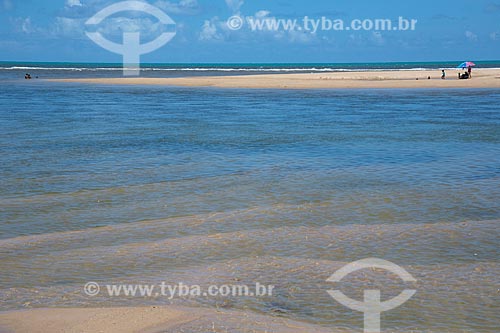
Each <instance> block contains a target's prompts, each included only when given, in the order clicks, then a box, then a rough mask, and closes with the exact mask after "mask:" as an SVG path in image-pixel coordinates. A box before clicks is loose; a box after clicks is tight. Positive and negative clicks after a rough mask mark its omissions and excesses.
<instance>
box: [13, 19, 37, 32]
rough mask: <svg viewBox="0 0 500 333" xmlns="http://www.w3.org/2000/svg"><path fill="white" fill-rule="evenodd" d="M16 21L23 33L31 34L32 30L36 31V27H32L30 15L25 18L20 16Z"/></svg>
mask: <svg viewBox="0 0 500 333" xmlns="http://www.w3.org/2000/svg"><path fill="white" fill-rule="evenodd" d="M17 23H18V28H19V29H20V30H21V31H22V32H24V33H25V34H31V33H33V32H36V29H35V28H34V27H33V24H32V23H31V17H27V18H24V19H23V18H20V19H18V20H17Z"/></svg>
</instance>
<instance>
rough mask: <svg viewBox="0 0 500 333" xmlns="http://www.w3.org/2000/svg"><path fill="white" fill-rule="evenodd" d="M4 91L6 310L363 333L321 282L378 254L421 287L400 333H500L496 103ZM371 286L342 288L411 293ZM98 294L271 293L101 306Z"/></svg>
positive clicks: (0, 129) (390, 327)
mask: <svg viewBox="0 0 500 333" xmlns="http://www.w3.org/2000/svg"><path fill="white" fill-rule="evenodd" d="M0 89H1V92H2V93H1V95H0V148H1V150H0V151H1V155H0V162H1V163H0V173H1V179H2V182H1V184H2V185H1V186H0V221H1V223H0V272H1V273H0V288H1V289H0V295H1V298H2V303H1V309H2V310H9V309H18V308H24V307H28V308H29V307H48V306H50V307H52V306H63V307H73V306H85V307H93V306H110V305H113V306H115V305H118V306H119V305H148V304H169V303H174V304H182V305H192V306H209V307H224V308H231V309H238V310H244V311H252V312H257V313H266V314H271V315H274V316H284V317H289V318H292V319H297V320H303V321H307V322H310V323H314V324H320V325H324V326H326V327H331V328H348V329H356V330H360V329H361V327H362V319H363V318H362V315H361V314H360V313H357V312H354V311H352V310H349V309H346V308H344V307H342V306H341V305H339V304H338V303H336V302H335V301H334V300H333V299H332V298H330V296H329V295H328V294H327V293H326V290H329V289H331V288H332V287H333V286H332V285H331V284H330V283H327V282H325V280H326V279H327V278H328V277H329V276H330V275H331V274H333V272H335V270H336V269H338V268H340V267H341V266H342V265H344V264H346V263H348V262H351V261H355V260H358V259H363V258H366V257H379V258H382V259H386V260H390V261H393V262H394V263H397V264H399V265H401V266H403V267H405V268H406V269H407V270H408V271H409V272H410V273H411V274H412V275H413V276H414V277H415V278H416V279H417V283H415V284H414V285H413V286H412V287H414V288H415V289H417V291H418V292H417V294H416V295H415V296H414V298H412V300H410V301H409V302H408V303H406V304H405V305H403V306H401V307H400V308H398V309H395V310H393V311H390V312H387V313H386V314H384V315H383V327H384V329H386V330H387V331H412V330H413V331H422V332H423V331H439V332H462V331H463V332H496V331H498V330H499V329H500V328H499V327H498V312H499V310H500V307H499V301H498V300H499V295H500V294H499V291H498V285H499V282H500V279H499V274H500V265H499V263H498V257H499V252H500V251H499V246H498V238H499V231H498V225H499V219H500V205H499V204H498V202H500V200H499V199H500V186H499V185H500V113H499V109H498V105H499V104H500V93H499V92H498V90H467V91H465V90H439V91H437V90H412V91H409V90H338V91H265V90H254V91H245V90H231V89H229V90H219V89H190V88H172V87H139V86H137V87H134V86H132V87H112V86H91V85H78V84H65V85H61V84H53V83H46V82H42V81H32V82H20V81H13V82H9V83H8V84H2V83H0ZM367 274H368V275H367V276H365V275H363V274H360V273H359V274H354V275H353V276H352V277H350V278H349V279H347V281H346V282H345V283H343V284H342V286H340V287H341V288H343V290H345V292H346V294H349V295H351V296H352V297H357V299H362V290H364V289H366V286H367V284H368V285H375V286H378V287H380V288H381V289H382V290H383V295H384V298H385V297H387V298H389V297H392V296H394V295H396V294H398V293H399V292H400V291H401V290H402V289H404V286H405V285H404V283H401V282H400V281H399V280H397V279H396V278H395V277H394V276H387V275H384V274H381V275H380V274H375V275H377V277H376V276H372V275H374V274H371V273H369V272H367ZM87 281H96V282H99V283H131V284H139V283H141V284H142V283H148V284H149V283H152V284H153V283H160V282H162V281H168V282H170V283H173V284H174V283H177V282H183V283H187V284H199V285H203V286H208V285H211V284H218V285H221V284H226V283H231V282H232V281H233V283H234V281H239V282H242V283H248V284H252V283H254V282H260V283H266V284H273V285H276V292H275V295H274V296H272V297H266V298H262V299H256V298H228V299H221V298H190V299H174V300H172V301H170V300H167V299H165V298H161V297H153V298H142V297H136V298H132V297H114V298H110V297H104V296H102V295H100V296H98V297H95V298H91V297H88V296H85V295H84V294H83V292H82V287H83V285H84V284H85V283H86V282H87Z"/></svg>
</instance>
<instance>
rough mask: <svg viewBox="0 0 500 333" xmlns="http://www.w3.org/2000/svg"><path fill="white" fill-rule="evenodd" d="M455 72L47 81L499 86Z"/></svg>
mask: <svg viewBox="0 0 500 333" xmlns="http://www.w3.org/2000/svg"><path fill="white" fill-rule="evenodd" d="M459 72H460V71H459V70H448V71H447V75H448V78H447V79H446V80H441V78H440V76H441V72H440V71H439V70H433V71H384V72H348V73H346V72H342V73H315V74H271V75H243V76H204V77H184V78H124V77H122V78H93V79H56V80H49V81H52V82H75V83H90V84H106V85H157V86H163V85H165V86H183V87H217V88H255V89H259V88H260V89H367V88H368V89H372V88H384V89H388V88H391V89H394V88H500V69H479V70H474V71H473V78H472V79H470V80H459V79H458V73H459ZM429 76H430V77H431V79H430V80H429V79H428V77H429ZM417 79H418V80H417Z"/></svg>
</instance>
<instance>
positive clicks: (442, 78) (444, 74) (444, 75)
mask: <svg viewBox="0 0 500 333" xmlns="http://www.w3.org/2000/svg"><path fill="white" fill-rule="evenodd" d="M441 80H446V72H445V71H444V69H443V70H442V71H441Z"/></svg>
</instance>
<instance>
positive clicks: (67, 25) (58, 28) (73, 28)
mask: <svg viewBox="0 0 500 333" xmlns="http://www.w3.org/2000/svg"><path fill="white" fill-rule="evenodd" d="M83 31H84V20H83V19H72V18H68V17H56V21H55V23H54V26H53V28H52V34H53V35H57V36H61V35H62V36H72V37H75V36H80V37H83V36H84V34H83Z"/></svg>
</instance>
